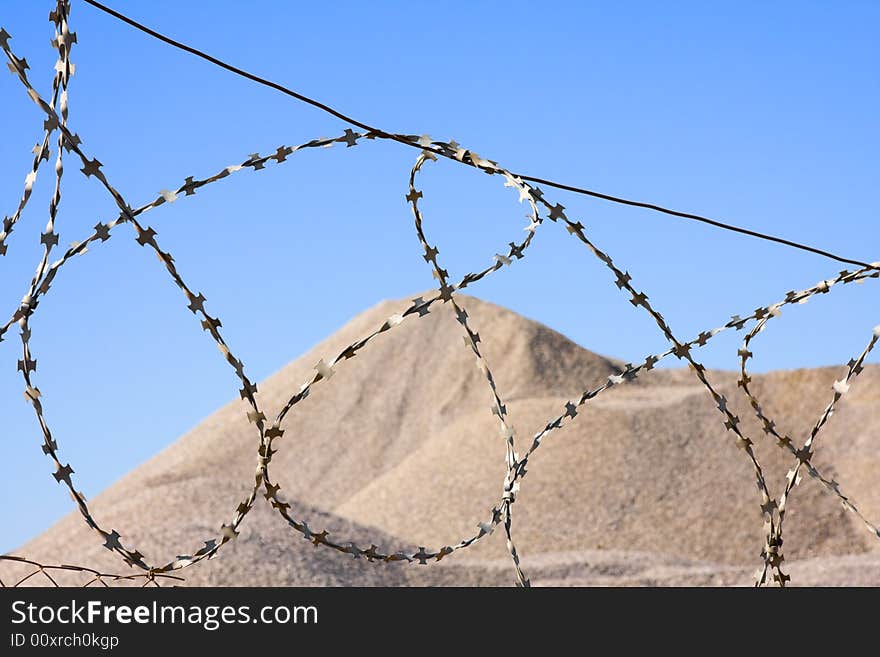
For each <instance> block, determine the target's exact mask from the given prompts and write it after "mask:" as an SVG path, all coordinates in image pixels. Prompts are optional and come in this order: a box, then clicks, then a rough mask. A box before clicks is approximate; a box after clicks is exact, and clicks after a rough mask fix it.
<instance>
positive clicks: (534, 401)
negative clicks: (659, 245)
mask: <svg viewBox="0 0 880 657" xmlns="http://www.w3.org/2000/svg"><path fill="white" fill-rule="evenodd" d="M462 303H463V305H464V306H465V307H466V308H467V310H468V312H469V314H470V316H471V318H472V319H473V325H474V328H475V329H476V330H478V331H479V333H480V335H481V336H482V345H481V346H482V347H483V350H484V353H485V355H486V357H487V359H488V362H489V363H490V365H491V367H492V369H493V372H494V374H495V376H496V379H497V381H498V385H499V390H500V392H501V394H502V396H503V397H504V399H505V401H506V402H507V403H508V407H509V409H510V412H511V417H512V420H513V423H514V426H515V427H516V430H517V437H518V440H519V441H520V443H519V444H526V443H527V442H529V439H530V437H531V435H532V434H533V433H534V432H535V431H536V430H537V429H539V428H540V427H542V426H543V425H544V424H545V423H546V422H547V421H548V420H550V419H551V418H552V417H555V415H556V414H558V413H559V412H561V410H562V408H563V405H564V403H565V401H566V400H567V399H569V398H574V397H578V396H579V395H580V393H581V391H583V390H584V389H587V388H592V387H594V386H596V385H598V384H600V383H601V382H603V381H604V380H605V379H606V377H607V376H608V375H609V374H612V373H615V372H616V371H618V369H619V367H620V365H621V363H620V362H619V361H616V360H613V359H610V358H606V357H603V356H599V355H596V354H593V353H591V352H589V351H587V350H585V349H583V348H581V347H579V346H578V345H576V344H574V343H572V342H571V341H569V340H568V339H566V338H565V337H564V336H562V335H560V334H558V333H556V332H554V331H552V330H550V329H548V328H546V327H544V326H542V325H540V324H538V323H536V322H533V321H531V320H528V319H525V318H523V317H521V316H519V315H517V314H515V313H512V312H510V311H508V310H505V309H503V308H500V307H497V306H494V305H492V304H489V303H486V302H483V301H480V300H477V299H474V298H472V297H462ZM403 307H405V303H404V302H400V301H398V302H383V303H381V304H379V305H378V306H376V307H374V308H372V309H370V310H368V311H366V312H364V313H362V314H361V315H359V316H358V317H356V318H354V319H353V320H351V322H349V323H348V324H347V325H346V326H344V327H343V328H342V329H340V330H339V331H338V332H337V333H335V334H334V335H333V336H331V337H330V338H328V339H327V340H325V341H324V342H322V343H321V344H319V345H317V346H316V347H315V348H314V349H313V350H311V351H310V352H309V353H307V354H305V355H304V356H303V357H301V358H299V359H297V360H296V361H294V362H292V363H290V364H289V365H287V366H286V367H284V368H283V369H282V370H281V371H279V372H278V373H276V374H275V375H273V376H272V377H270V378H269V379H268V380H267V381H265V382H263V383H262V384H261V385H260V391H261V392H260V400H261V403H262V405H263V408H264V410H265V411H266V414H267V415H269V414H270V413H274V412H277V410H278V409H279V408H280V407H281V406H282V405H283V403H284V401H285V400H286V398H287V397H288V396H289V395H290V394H291V393H292V392H294V391H296V390H298V389H299V387H300V386H301V385H302V383H303V382H304V381H305V380H306V378H307V376H308V375H309V372H310V370H311V368H312V367H313V366H314V364H315V363H316V362H317V361H318V359H319V358H321V357H324V358H328V357H331V356H333V355H335V352H336V350H338V349H339V348H340V347H342V346H343V345H345V344H346V343H348V342H349V341H351V340H354V339H356V338H359V337H361V336H362V335H364V334H366V333H368V332H369V331H371V330H372V329H374V328H376V327H377V326H378V325H379V324H380V323H381V322H382V321H383V320H384V318H386V317H387V316H389V315H391V314H392V313H394V312H397V311H399V310H401V309H402V308H403ZM840 371H841V370H840V368H822V369H815V370H797V371H791V372H776V373H772V374H768V375H765V376H760V377H755V384H754V385H755V389H756V390H758V391H760V392H761V393H763V394H766V401H765V403H764V407H765V409H766V410H767V411H768V412H769V413H770V414H771V415H772V416H774V417H775V418H776V420H777V424H779V425H780V426H785V427H790V428H791V431H792V432H793V435H794V436H796V437H798V439H799V440H800V439H802V438H801V436H803V434H804V432H805V431H806V430H807V429H808V427H809V426H810V425H811V424H812V422H813V421H814V418H815V417H816V416H817V415H818V413H819V412H820V411H821V409H822V407H823V406H824V404H825V403H827V401H828V399H829V396H830V386H831V383H832V381H833V380H834V379H835V378H839V376H840ZM712 376H713V380H716V381H717V383H718V387H719V388H720V389H721V390H723V391H724V392H725V393H726V394H727V395H728V396H729V397H730V398H732V399H736V400H738V401H737V402H736V403H737V405H738V409H739V411H738V412H739V415H740V417H741V418H744V419H746V418H747V417H749V412H748V408H747V405H746V404H745V403H744V402H743V401H742V400H741V399H740V397H741V395H738V393H737V392H736V383H735V377H734V376H733V375H731V374H730V373H713V374H712ZM878 383H880V371H878V368H876V367H869V368H867V369H866V371H865V373H864V374H862V377H861V378H860V380H859V381H858V382H857V383H856V384H855V385H854V386H853V390H852V391H851V393H850V394H849V395H847V397H846V399H845V400H844V402H843V403H842V405H841V407H840V410H839V411H838V413H837V414H836V415H835V417H834V418H833V419H832V420H831V422H830V423H829V425H828V427H827V428H826V429H825V432H824V433H823V434H822V435H821V437H820V439H819V442H818V456H817V458H816V464H817V465H819V466H820V467H821V468H823V471H825V472H826V473H827V474H828V475H833V476H835V477H836V478H837V480H838V481H840V482H841V484H842V487H843V490H844V491H845V492H846V493H847V494H848V495H850V496H851V497H852V498H853V499H854V500H856V501H857V503H858V504H859V506H860V508H862V509H863V510H864V512H865V513H866V515H868V517H870V518H872V519H878V518H880V486H877V485H876V483H875V477H874V473H876V472H877V466H878V465H880V446H878V445H877V442H876V440H872V439H875V438H876V433H877V429H878V427H880V411H878V409H880V404H878V402H880V385H878ZM720 417H721V416H720V415H719V413H718V412H717V410H716V409H715V408H714V405H713V404H712V403H711V400H710V399H709V397H708V395H707V393H706V392H705V390H703V389H702V388H701V387H700V386H699V385H698V383H697V382H696V380H695V379H694V378H693V377H692V376H690V375H689V374H688V372H686V371H677V370H657V371H654V372H652V373H650V374H648V375H646V376H645V377H644V378H641V377H640V379H639V380H638V381H637V382H635V383H632V384H628V385H627V386H621V387H618V388H615V389H612V390H611V391H609V392H608V393H606V394H605V395H603V396H602V397H600V398H599V399H597V400H595V401H594V402H591V403H590V404H589V406H588V407H586V408H585V409H583V411H582V412H581V414H580V416H579V417H578V418H577V421H576V422H574V423H572V424H571V425H570V426H568V427H566V428H564V429H562V430H561V431H559V432H557V433H555V434H553V435H552V437H551V438H549V439H548V440H547V441H546V442H545V444H544V445H543V446H542V447H541V449H540V450H539V451H538V452H537V454H536V455H535V457H534V459H533V461H532V463H531V466H530V468H529V474H528V476H527V477H526V479H525V481H524V482H523V485H522V492H521V494H520V497H519V499H518V501H517V503H516V505H515V506H514V522H515V524H514V529H515V538H516V540H517V542H518V545H519V548H520V552H521V553H522V554H523V556H524V561H523V563H524V566H525V568H526V570H527V572H529V574H530V575H531V576H532V579H533V581H534V582H535V583H536V584H541V583H544V584H743V583H748V581H749V577H750V576H751V574H752V573H753V572H754V570H755V568H756V567H757V564H758V557H757V555H758V553H759V551H760V548H761V545H762V526H761V520H760V517H759V511H758V504H759V503H760V500H759V497H758V495H757V492H756V490H755V486H754V482H753V477H752V475H751V471H750V466H749V464H748V462H747V461H746V459H745V458H744V456H743V454H742V452H740V451H739V450H738V449H736V447H735V446H734V445H733V444H732V441H731V439H730V437H729V435H728V434H727V432H726V431H725V430H724V428H723V426H722V424H721V419H720ZM746 426H747V427H748V428H749V429H750V430H751V431H750V433H751V435H752V436H753V437H754V439H755V440H756V442H758V443H759V445H760V447H759V454H760V456H761V459H762V462H764V463H766V466H765V468H766V471H767V474H768V478H769V479H770V480H771V481H772V482H774V484H775V485H779V482H781V481H782V478H783V477H784V475H785V472H786V471H787V469H788V467H789V466H790V458H788V457H787V456H786V455H785V454H784V453H783V452H782V451H781V450H779V449H778V448H777V447H775V446H774V445H772V444H771V443H769V442H768V441H765V440H764V439H763V434H762V433H761V432H760V431H759V430H757V427H756V424H755V423H753V422H751V423H749V422H747V424H746ZM285 428H286V429H287V432H286V435H285V436H284V438H282V439H281V441H280V442H279V444H278V447H279V452H278V453H277V454H276V455H275V457H274V460H273V468H272V471H273V474H274V476H275V477H276V479H277V480H278V481H279V482H280V483H281V484H282V491H283V492H284V494H285V495H286V499H288V500H290V501H292V502H293V503H294V505H295V507H296V508H298V509H300V513H301V515H302V516H304V517H306V518H307V519H308V522H309V524H310V526H313V527H321V526H324V527H326V528H327V529H328V530H329V531H331V533H333V534H340V535H344V536H345V537H347V538H353V539H360V540H363V541H364V542H365V543H366V544H369V543H370V542H374V543H376V544H378V545H382V546H388V547H391V548H392V549H395V550H396V549H398V548H401V547H409V546H419V545H428V546H435V547H439V546H441V545H446V544H452V543H455V542H457V541H458V540H459V539H460V538H462V537H463V536H465V535H469V534H470V533H473V530H474V529H475V528H476V524H477V522H478V521H480V520H482V519H484V517H485V515H486V511H487V510H488V509H489V508H491V506H492V505H493V504H494V503H495V502H496V500H497V498H498V496H499V493H500V491H501V484H502V477H503V468H504V465H503V456H504V451H503V443H502V441H501V439H500V438H499V436H498V432H497V426H496V423H495V420H494V418H493V417H492V415H491V414H490V412H489V392H488V389H487V387H486V384H485V381H484V380H482V379H481V377H480V375H479V373H478V372H477V370H476V368H475V367H474V366H473V360H472V357H471V355H470V354H469V352H468V350H467V349H465V347H464V346H463V344H462V339H461V329H460V327H459V326H458V325H457V324H456V323H455V321H454V319H453V316H452V314H451V311H450V309H449V308H440V309H439V310H438V311H436V312H432V313H431V314H430V315H429V316H428V317H426V318H424V319H420V320H408V321H407V322H405V323H404V324H403V325H402V326H400V327H398V329H396V330H395V331H392V332H390V333H389V334H386V335H383V336H380V338H379V339H377V340H376V341H375V342H374V343H373V344H371V345H370V346H369V347H368V348H367V350H366V351H365V352H364V353H363V354H362V355H359V356H358V357H356V358H354V359H352V360H350V361H346V362H345V363H344V364H343V365H342V366H340V367H339V369H338V372H337V374H336V375H335V376H334V377H333V378H332V379H331V380H330V381H329V382H324V383H321V384H319V385H318V386H316V387H315V389H314V392H313V394H312V395H311V396H310V397H309V398H307V399H306V400H305V401H304V402H303V403H302V404H301V405H300V406H298V407H297V408H296V409H295V410H294V411H293V413H291V415H290V416H289V418H288V420H287V422H286V425H285ZM255 446H256V437H255V434H254V430H253V428H252V426H250V425H249V424H248V422H247V420H246V418H245V416H244V406H243V403H242V402H240V401H236V402H233V403H231V404H229V405H228V406H226V407H224V408H222V409H220V410H219V411H218V412H217V413H215V414H214V415H212V416H211V417H209V418H208V419H206V420H205V421H204V422H203V423H202V424H200V425H199V426H198V427H196V428H195V429H193V430H192V431H190V432H189V433H188V434H186V435H185V436H184V437H182V438H181V439H180V440H179V441H178V442H177V443H175V444H174V445H172V446H171V447H169V448H168V449H166V450H164V451H163V452H162V453H160V454H159V455H157V456H156V457H154V458H153V459H151V460H150V461H148V462H147V463H145V464H144V465H142V466H141V467H139V468H137V469H136V470H134V471H133V472H131V473H130V474H128V475H127V476H126V477H124V478H123V479H122V480H120V481H119V482H117V483H116V484H115V485H113V486H112V487H111V488H110V489H108V490H107V491H105V492H104V493H102V494H101V495H100V496H98V497H97V498H96V499H95V500H94V501H93V503H92V504H93V511H94V512H95V515H96V516H97V517H98V518H99V519H100V520H101V522H102V523H106V525H107V526H112V527H114V528H116V529H117V530H118V531H119V532H120V533H121V534H122V535H123V537H124V538H125V539H127V540H130V541H131V542H132V543H133V544H134V545H136V546H137V547H138V548H139V549H140V550H141V551H142V552H144V553H146V554H147V555H148V556H149V557H151V558H155V560H156V561H164V560H166V559H169V558H171V557H173V556H175V555H176V554H177V553H180V552H186V551H191V550H194V549H197V548H198V547H199V546H200V545H201V541H202V540H204V539H207V538H209V537H211V535H212V534H213V533H214V532H215V531H216V528H218V527H219V526H220V524H221V523H222V522H225V521H227V519H228V517H229V516H230V515H231V511H232V509H233V508H234V507H235V505H236V504H237V502H238V500H239V499H241V498H242V497H243V496H244V495H245V493H246V487H247V483H248V482H249V481H250V479H251V474H252V472H253V468H254V464H255ZM785 536H786V541H785V554H786V556H787V557H788V559H789V561H791V560H798V563H791V564H790V570H791V571H792V573H793V574H794V575H795V576H797V575H801V580H802V582H804V583H828V584H833V583H866V584H880V577H878V573H880V568H878V565H880V554H878V553H876V552H873V554H872V553H871V552H872V551H875V550H877V548H878V547H880V541H877V540H876V539H875V538H873V537H872V536H871V535H869V533H868V532H867V531H865V529H864V528H863V527H862V526H860V525H858V524H857V523H856V522H855V521H854V518H853V517H851V516H850V515H849V514H846V513H845V512H844V511H843V510H842V509H841V507H840V506H839V504H837V503H836V502H835V501H834V500H833V499H832V498H831V497H830V496H829V495H827V494H826V493H824V492H823V491H822V490H820V489H819V487H818V486H817V485H815V484H814V483H813V482H812V481H810V480H809V479H807V480H805V481H804V483H803V484H802V485H801V487H800V488H799V489H798V490H797V491H796V493H795V495H794V497H793V499H792V501H791V503H790V513H789V515H788V518H787V520H786V532H785ZM16 553H18V554H23V555H27V556H31V557H34V558H38V559H47V560H52V559H57V560H61V561H66V562H80V563H88V564H90V565H94V564H97V565H99V566H100V567H102V568H113V569H116V570H119V566H118V565H117V564H116V562H115V561H114V559H113V557H112V555H110V553H109V552H108V551H107V550H104V549H103V548H101V546H100V543H99V542H98V541H96V539H95V537H94V536H93V535H92V534H91V533H90V532H88V531H87V530H86V529H85V527H84V525H83V523H82V522H81V521H80V520H79V518H78V517H73V516H70V517H67V518H65V519H64V520H62V521H61V522H59V523H58V524H57V525H56V526H54V527H53V528H51V529H50V530H49V531H47V532H46V533H45V534H43V535H42V536H40V537H38V538H37V539H35V540H34V541H32V542H31V543H29V544H28V545H27V546H24V547H23V548H22V549H21V550H19V551H17V552H16ZM504 555H505V550H504V541H503V536H502V535H501V532H497V533H496V534H495V535H492V536H490V537H488V538H487V539H485V541H483V542H481V543H480V544H478V545H477V546H476V547H475V548H473V549H472V550H469V551H467V552H463V553H459V554H456V555H455V556H453V557H452V558H450V559H448V560H446V561H444V562H443V563H442V564H440V565H439V566H433V567H430V568H426V567H416V566H394V567H384V566H380V565H376V564H370V563H367V562H365V561H364V560H357V561H355V560H353V559H351V558H350V557H343V556H340V555H339V554H337V553H332V552H329V551H326V550H322V549H315V548H313V547H312V546H311V545H310V544H309V543H307V542H306V541H304V540H303V539H302V538H301V537H300V536H299V535H298V534H294V533H292V532H290V531H289V530H288V528H287V527H286V526H285V525H284V524H283V521H282V520H281V519H280V518H279V517H276V516H274V515H273V512H271V511H270V510H269V509H268V508H259V509H258V510H257V511H255V512H253V513H252V514H251V516H249V517H248V519H247V521H246V523H245V525H244V527H243V531H242V534H241V536H240V537H239V538H238V539H237V540H236V541H235V543H234V544H233V545H232V546H229V547H228V548H227V549H225V550H224V551H223V552H222V553H221V556H220V558H218V559H216V560H213V561H211V562H209V563H206V564H203V565H199V566H197V567H196V568H193V569H192V570H191V571H190V575H189V581H190V583H193V584H209V583H215V584H242V585H244V584H281V585H284V584H291V585H296V584H379V583H382V584H390V585H406V584H413V585H425V584H448V583H462V584H507V583H509V582H510V581H511V579H510V577H511V575H510V572H509V565H508V564H507V562H506V561H504ZM122 567H123V568H125V567H124V566H122Z"/></svg>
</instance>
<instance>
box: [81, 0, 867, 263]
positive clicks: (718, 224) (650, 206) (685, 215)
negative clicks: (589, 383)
mask: <svg viewBox="0 0 880 657" xmlns="http://www.w3.org/2000/svg"><path fill="white" fill-rule="evenodd" d="M83 2H85V3H86V4H89V5H91V6H93V7H95V8H96V9H99V10H100V11H103V12H105V13H106V14H109V15H110V16H112V17H114V18H116V19H118V20H120V21H122V22H124V23H127V24H128V25H130V26H132V27H134V28H135V29H138V30H140V31H141V32H144V33H145V34H148V35H150V36H151V37H153V38H155V39H159V40H160V41H162V42H164V43H167V44H168V45H170V46H173V47H175V48H178V49H180V50H183V51H185V52H188V53H190V54H191V55H195V56H196V57H200V58H202V59H204V60H206V61H208V62H210V63H212V64H214V65H215V66H219V67H220V68H223V69H226V70H227V71H230V72H232V73H235V74H236V75H240V76H242V77H244V78H247V79H248V80H251V81H252V82H256V83H257V84H261V85H264V86H266V87H269V88H271V89H274V90H276V91H280V92H281V93H283V94H286V95H288V96H291V97H292V98H295V99H296V100H299V101H301V102H303V103H306V104H308V105H311V106H313V107H316V108H318V109H319V110H321V111H322V112H326V113H328V114H330V115H332V116H334V117H336V118H337V119H340V120H341V121H345V122H346V123H349V124H351V125H353V126H355V127H357V128H360V129H362V130H366V131H368V132H373V133H376V134H377V135H381V136H383V137H386V138H388V139H392V140H394V141H396V142H398V143H401V144H404V145H406V146H409V147H413V148H418V149H420V150H424V149H425V147H424V145H420V144H418V143H414V142H413V141H410V140H408V139H405V138H404V137H402V136H400V135H397V134H393V133H388V132H385V131H384V130H381V129H379V128H376V127H374V126H371V125H369V124H367V123H364V122H363V121H358V120H357V119H355V118H352V117H350V116H348V115H346V114H343V113H342V112H340V111H338V110H336V109H333V108H332V107H330V106H329V105H325V104H324V103H322V102H320V101H317V100H314V99H313V98H309V97H308V96H304V95H303V94H301V93H298V92H296V91H294V90H292V89H290V88H288V87H285V86H284V85H282V84H279V83H277V82H273V81H271V80H267V79H266V78H262V77H260V76H258V75H255V74H253V73H249V72H248V71H245V70H243V69H240V68H238V67H236V66H233V65H232V64H228V63H227V62H224V61H222V60H220V59H217V58H216V57H212V56H211V55H209V54H207V53H205V52H203V51H201V50H198V49H197V48H193V47H192V46H188V45H186V44H184V43H181V42H179V41H176V40H174V39H172V38H171V37H168V36H165V35H164V34H161V33H159V32H156V31H155V30H153V29H151V28H149V27H147V26H146V25H143V24H141V23H138V22H137V21H135V20H134V19H132V18H129V17H128V16H126V15H125V14H121V13H119V12H118V11H115V10H113V9H111V8H110V7H107V6H106V5H103V4H101V3H100V2H96V0H83ZM433 152H434V153H435V154H436V155H441V156H443V157H447V158H448V157H449V156H448V155H447V154H446V153H442V152H440V151H433ZM449 159H453V160H455V161H458V162H461V160H456V159H455V158H449ZM471 166H473V165H471ZM513 175H514V176H517V177H519V178H521V179H522V180H526V181H529V182H533V183H536V184H539V185H545V186H547V187H555V188H556V189H561V190H564V191H567V192H573V193H575V194H581V195H584V196H590V197H593V198H597V199H600V200H603V201H608V202H611V203H618V204H621V205H628V206H630V207H636V208H643V209H645V210H650V211H652V212H659V213H662V214H666V215H669V216H672V217H678V218H681V219H688V220H691V221H698V222H700V223H704V224H707V225H709V226H713V227H715V228H721V229H723V230H728V231H731V232H735V233H739V234H741V235H747V236H749V237H755V238H757V239H761V240H765V241H768V242H774V243H776V244H782V245H783V246H788V247H791V248H793V249H799V250H801V251H806V252H808V253H813V254H815V255H820V256H823V257H825V258H829V259H831V260H836V261H837V262H841V263H845V264H849V265H858V266H859V267H868V268H878V265H877V264H876V263H875V264H869V263H867V262H863V261H861V260H855V259H851V258H844V257H843V256H839V255H837V254H835V253H832V252H830V251H826V250H824V249H819V248H817V247H814V246H810V245H808V244H803V243H800V242H795V241H792V240H787V239H785V238H782V237H776V236H775V235H769V234H767V233H762V232H759V231H755V230H750V229H748V228H742V227H740V226H735V225H733V224H728V223H724V222H722V221H717V220H715V219H710V218H709V217H704V216H701V215H698V214H693V213H690V212H681V211H679V210H672V209H670V208H665V207H663V206H661V205H656V204H654V203H646V202H643V201H635V200H632V199H626V198H622V197H619V196H612V195H610V194H603V193H601V192H596V191H593V190H590V189H586V188H583V187H577V186H575V185H567V184H564V183H559V182H555V181H553V180H548V179H545V178H539V177H537V176H529V175H525V174H521V173H513Z"/></svg>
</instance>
